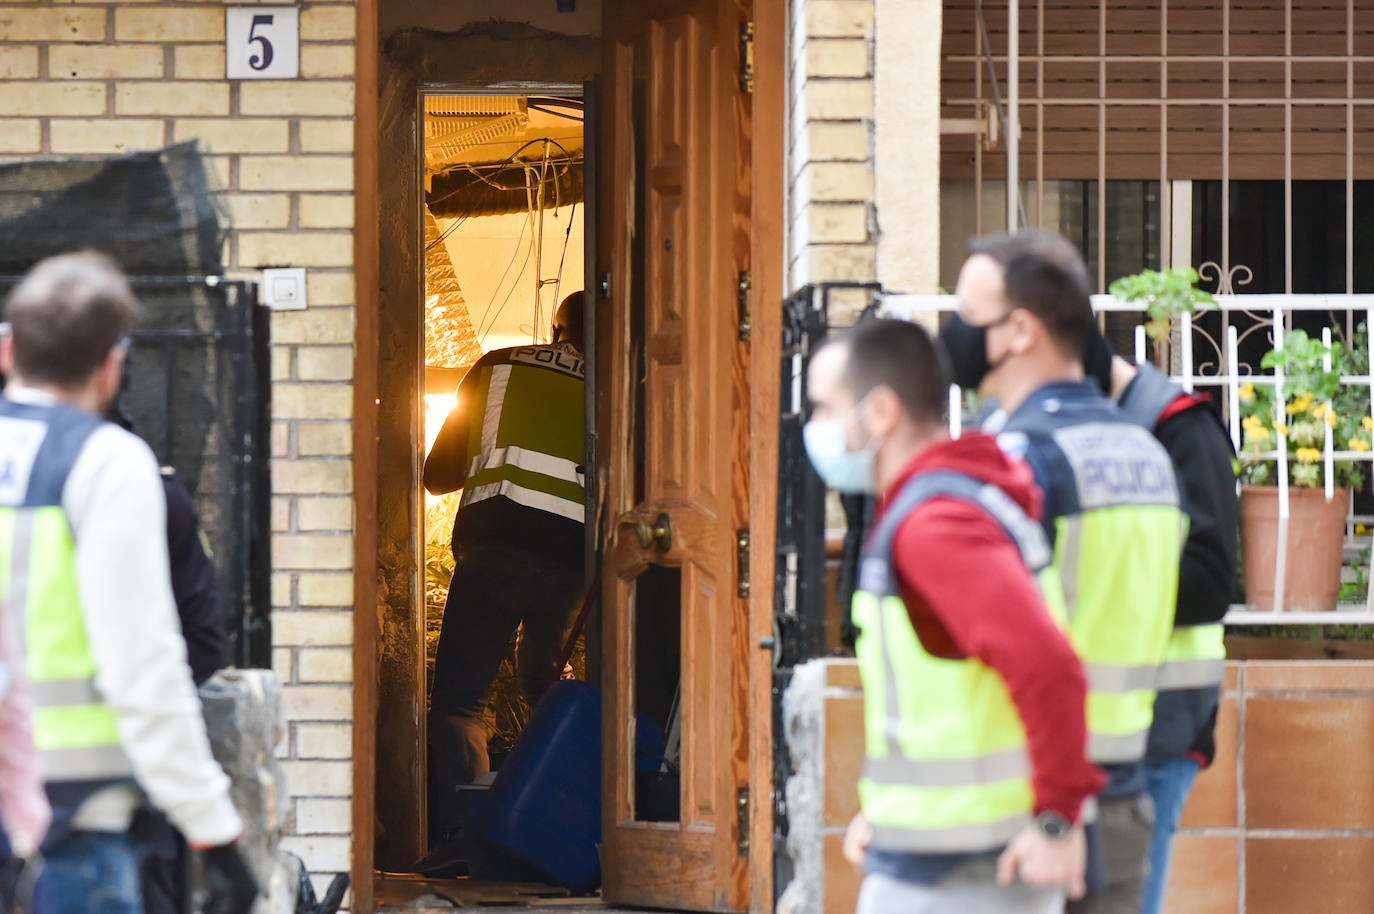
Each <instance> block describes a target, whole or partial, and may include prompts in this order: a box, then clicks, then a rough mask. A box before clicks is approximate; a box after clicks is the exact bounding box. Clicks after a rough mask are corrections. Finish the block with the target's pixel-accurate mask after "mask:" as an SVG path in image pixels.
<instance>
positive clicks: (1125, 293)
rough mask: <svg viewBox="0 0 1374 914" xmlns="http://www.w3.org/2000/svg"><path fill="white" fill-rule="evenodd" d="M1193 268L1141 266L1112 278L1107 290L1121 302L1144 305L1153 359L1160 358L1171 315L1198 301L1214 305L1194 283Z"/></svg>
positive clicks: (1193, 307)
mask: <svg viewBox="0 0 1374 914" xmlns="http://www.w3.org/2000/svg"><path fill="white" fill-rule="evenodd" d="M1197 282H1198V275H1197V270H1194V269H1193V268H1192V267H1182V268H1179V269H1177V270H1141V271H1140V272H1139V273H1133V274H1131V275H1130V276H1123V277H1121V278H1120V279H1118V280H1115V281H1114V282H1113V283H1112V284H1111V285H1110V286H1108V287H1107V291H1108V292H1110V293H1111V294H1112V295H1113V296H1114V297H1116V298H1117V299H1118V300H1120V301H1123V302H1138V303H1139V304H1142V305H1144V306H1145V313H1146V315H1147V316H1148V318H1149V319H1148V320H1147V321H1146V322H1145V334H1146V336H1148V337H1149V338H1150V339H1151V340H1153V341H1154V344H1155V362H1156V364H1159V363H1162V361H1163V358H1162V356H1163V349H1164V344H1165V342H1166V341H1168V339H1169V330H1170V328H1171V327H1172V326H1173V320H1174V317H1176V316H1177V315H1179V314H1192V313H1193V312H1194V311H1196V310H1197V309H1198V307H1199V306H1201V305H1215V304H1216V299H1215V298H1213V297H1212V293H1210V292H1205V291H1203V290H1202V289H1199V288H1198V287H1197Z"/></svg>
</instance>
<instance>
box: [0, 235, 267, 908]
mask: <svg viewBox="0 0 1374 914" xmlns="http://www.w3.org/2000/svg"><path fill="white" fill-rule="evenodd" d="M137 308H138V306H137V302H136V300H135V298H134V296H133V293H132V291H131V290H130V288H129V284H128V282H127V280H126V279H125V277H124V276H123V274H122V273H120V271H119V269H118V267H117V266H115V264H114V263H113V262H112V261H110V260H109V259H108V258H105V257H103V256H101V255H98V254H94V253H81V254H69V255H63V256H61V257H54V258H50V259H48V260H45V261H43V262H42V263H40V264H38V265H37V266H36V267H34V269H33V270H32V271H31V272H30V273H29V274H28V276H27V277H25V279H24V281H23V282H22V283H21V284H20V285H19V286H18V287H17V288H16V289H15V290H14V292H13V293H12V294H11V295H10V298H9V301H8V303H7V308H6V313H5V318H6V319H7V320H8V322H9V332H8V334H6V335H4V336H3V337H0V372H3V373H4V374H5V375H6V376H7V377H8V378H9V382H8V385H7V386H6V388H5V391H4V396H3V397H0V588H2V589H3V592H5V593H6V597H7V598H6V600H5V605H6V608H7V618H5V620H4V621H5V624H6V625H8V626H9V628H10V630H11V631H12V632H14V633H15V634H16V638H17V642H18V644H19V645H20V652H21V653H22V654H23V655H24V660H25V665H26V667H27V670H28V674H29V678H30V680H31V682H32V688H33V693H34V699H35V705H36V707H37V710H36V713H35V719H34V730H35V737H36V741H37V743H38V747H39V750H40V752H41V754H42V760H43V766H44V776H45V781H46V786H47V791H48V795H49V799H50V800H51V802H52V806H53V824H52V828H51V829H50V831H49V836H48V839H47V841H46V842H45V844H44V853H45V857H46V867H45V869H44V872H43V876H42V877H41V879H40V882H39V885H38V890H37V893H36V896H35V911H36V914H78V912H87V911H92V910H94V909H95V908H94V906H99V909H100V911H102V912H111V914H139V912H140V911H141V908H142V905H141V900H140V895H139V882H138V857H139V848H138V846H137V839H136V838H135V837H134V835H133V834H132V833H131V828H132V825H133V821H134V818H135V815H136V814H137V812H138V811H139V808H140V806H141V805H142V804H143V803H144V802H145V798H146V801H147V802H150V803H151V804H152V805H153V806H155V807H157V808H158V809H159V810H161V811H162V812H164V813H165V814H166V815H167V816H168V817H169V818H170V819H171V820H172V822H173V823H174V824H175V825H176V826H177V828H178V829H179V830H180V831H181V832H182V833H183V834H184V835H186V838H187V841H188V843H189V844H190V846H191V847H192V848H193V849H195V850H198V851H202V852H204V861H205V866H206V873H207V878H208V882H209V885H210V888H211V892H212V899H211V903H210V905H209V910H211V911H212V912H215V914H220V912H223V914H240V912H246V911H247V910H248V909H249V907H250V906H251V904H252V902H253V900H254V898H255V897H256V895H257V887H256V885H255V884H254V881H253V878H252V876H251V874H250V873H249V871H248V869H247V867H246V866H245V865H244V862H243V859H242V857H241V856H240V854H239V853H238V851H237V849H236V848H235V847H234V842H235V841H236V840H237V838H238V836H239V834H240V832H241V831H242V827H243V826H242V823H241V822H240V820H239V817H238V815H237V813H236V812H235V811H234V807H233V805H232V804H231V803H230V800H229V780H228V778H227V777H226V776H225V774H224V772H223V771H222V770H221V769H220V767H219V765H218V764H216V762H215V760H214V758H213V757H212V756H211V754H210V746H209V742H208V740H207V738H206V735H205V724H204V721H203V719H202V717H201V709H200V702H199V699H198V698H197V696H196V691H195V687H194V686H193V684H192V681H191V672H190V670H189V668H188V667H187V663H186V647H185V644H184V642H183V640H182V638H181V633H180V629H179V625H178V622H177V614H176V607H175V604H174V601H173V597H172V590H171V584H170V580H171V578H170V575H169V572H168V558H167V539H166V521H165V517H164V512H165V507H164V504H165V502H164V497H163V491H162V482H161V479H160V478H159V475H158V472H159V471H158V465H157V461H156V459H155V458H154V456H153V454H152V452H151V451H150V450H149V449H148V446H147V445H146V444H144V443H143V441H141V440H140V439H139V438H137V437H135V436H134V435H132V434H130V433H128V432H126V431H124V430H123V429H120V428H119V427H117V426H115V425H113V424H110V423H107V422H105V421H103V420H102V419H101V418H100V417H101V416H102V415H103V414H104V413H105V412H106V411H107V410H108V408H109V406H110V405H111V403H112V402H113V400H114V397H115V396H116V395H117V393H118V390H119V378H120V374H121V371H122V369H123V362H124V356H125V353H126V351H127V348H128V342H127V336H126V334H127V333H128V331H129V328H130V326H131V325H132V323H133V320H134V317H135V316H136V314H137Z"/></svg>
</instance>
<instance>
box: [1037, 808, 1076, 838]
mask: <svg viewBox="0 0 1374 914" xmlns="http://www.w3.org/2000/svg"><path fill="white" fill-rule="evenodd" d="M1035 825H1036V827H1037V828H1039V829H1040V834H1042V835H1044V836H1045V837H1046V838H1050V839H1051V840H1058V839H1059V838H1063V837H1064V836H1066V835H1067V834H1068V833H1069V832H1070V831H1072V830H1073V823H1072V822H1070V821H1069V820H1068V819H1066V818H1064V817H1063V816H1061V815H1060V814H1059V813H1057V812H1049V811H1046V812H1042V813H1040V815H1038V816H1036V817H1035Z"/></svg>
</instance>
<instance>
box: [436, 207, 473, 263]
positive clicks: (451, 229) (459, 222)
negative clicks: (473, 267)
mask: <svg viewBox="0 0 1374 914" xmlns="http://www.w3.org/2000/svg"><path fill="white" fill-rule="evenodd" d="M470 218H472V217H471V216H463V217H462V218H460V219H457V220H455V221H454V222H453V224H452V225H450V226H449V227H448V228H446V229H444V230H443V232H442V233H441V234H440V235H439V237H438V238H435V239H434V240H433V241H431V242H430V243H429V244H427V245H425V253H426V254H428V253H429V252H430V251H432V250H434V249H435V248H437V247H438V246H439V245H441V244H443V243H444V242H445V241H447V240H448V237H449V236H450V235H452V234H453V233H454V232H456V231H457V230H458V229H459V228H460V227H462V225H463V223H464V222H467V221H468V219H470Z"/></svg>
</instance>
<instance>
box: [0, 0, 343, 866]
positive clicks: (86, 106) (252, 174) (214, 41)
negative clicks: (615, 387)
mask: <svg viewBox="0 0 1374 914" xmlns="http://www.w3.org/2000/svg"><path fill="white" fill-rule="evenodd" d="M355 18H356V16H355V11H354V5H353V3H352V0H338V2H311V3H308V4H305V5H304V6H302V7H301V17H300V27H301V56H300V60H301V77H300V78H299V79H295V80H283V81H272V80H262V81H250V82H230V81H228V80H226V79H225V78H224V6H223V5H222V4H220V3H216V2H176V0H171V2H168V0H153V2H124V3H99V2H82V0H78V2H75V3H72V2H57V0H36V2H35V0H28V2H14V0H0V159H4V160H8V161H13V160H16V159H30V158H40V157H55V156H61V157H65V156H96V155H109V154H117V153H124V152H129V151H133V150H138V149H157V148H160V147H162V146H164V145H166V144H169V143H172V142H176V141H181V140H188V139H192V138H199V139H200V140H201V143H202V148H203V150H204V151H206V152H208V153H209V154H210V155H209V159H208V163H209V167H210V171H211V180H212V183H213V186H215V187H216V188H218V189H219V191H220V194H219V199H220V202H221V203H222V204H223V205H224V207H225V209H226V211H227V213H228V215H229V218H230V220H231V221H232V224H233V231H232V232H231V233H230V236H229V243H228V247H227V249H226V252H225V253H226V257H227V262H228V264H229V265H230V268H231V271H232V272H233V273H234V274H236V275H242V276H247V277H253V276H255V275H256V270H257V269H258V268H260V267H264V266H303V267H307V268H309V283H308V293H309V301H310V309H309V310H308V311H297V312H281V313H277V314H274V315H273V317H272V341H273V349H272V376H273V400H272V412H273V418H274V423H273V429H272V457H273V460H272V487H273V492H274V497H273V501H272V530H273V540H272V552H273V563H274V568H273V575H272V604H273V610H274V616H273V639H274V650H273V666H274V668H275V669H276V670H277V672H278V673H279V674H280V676H281V678H282V680H283V682H284V683H286V688H285V690H284V692H285V698H284V701H285V706H286V707H285V712H286V717H287V720H288V721H289V733H288V736H287V740H286V742H285V743H284V744H283V746H282V753H283V755H284V757H285V759H286V762H285V767H286V771H287V775H288V777H289V778H290V784H291V790H292V800H291V803H290V804H289V810H290V812H289V819H288V825H289V826H290V828H291V830H292V832H293V837H291V838H288V840H287V846H288V847H289V848H290V849H292V850H294V851H296V852H297V853H299V854H300V855H301V856H302V857H303V858H304V859H305V862H306V865H307V866H308V867H309V868H310V869H311V870H312V871H313V872H314V873H316V874H321V875H322V874H326V873H330V872H334V871H343V870H347V869H348V867H349V858H350V854H351V847H352V840H351V837H350V835H351V832H352V828H351V821H350V812H349V807H350V798H351V795H352V790H353V776H352V761H351V756H352V749H351V743H352V720H351V718H352V686H351V683H352V679H353V671H352V643H353V611H352V601H353V574H352V567H353V499H352V494H353V476H352V443H351V442H352V423H351V417H352V400H353V390H352V376H353V303H354V288H353V269H352V263H353V231H352V229H353V130H354V125H353V85H354V83H353V72H354V31H355V26H354V23H355Z"/></svg>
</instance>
